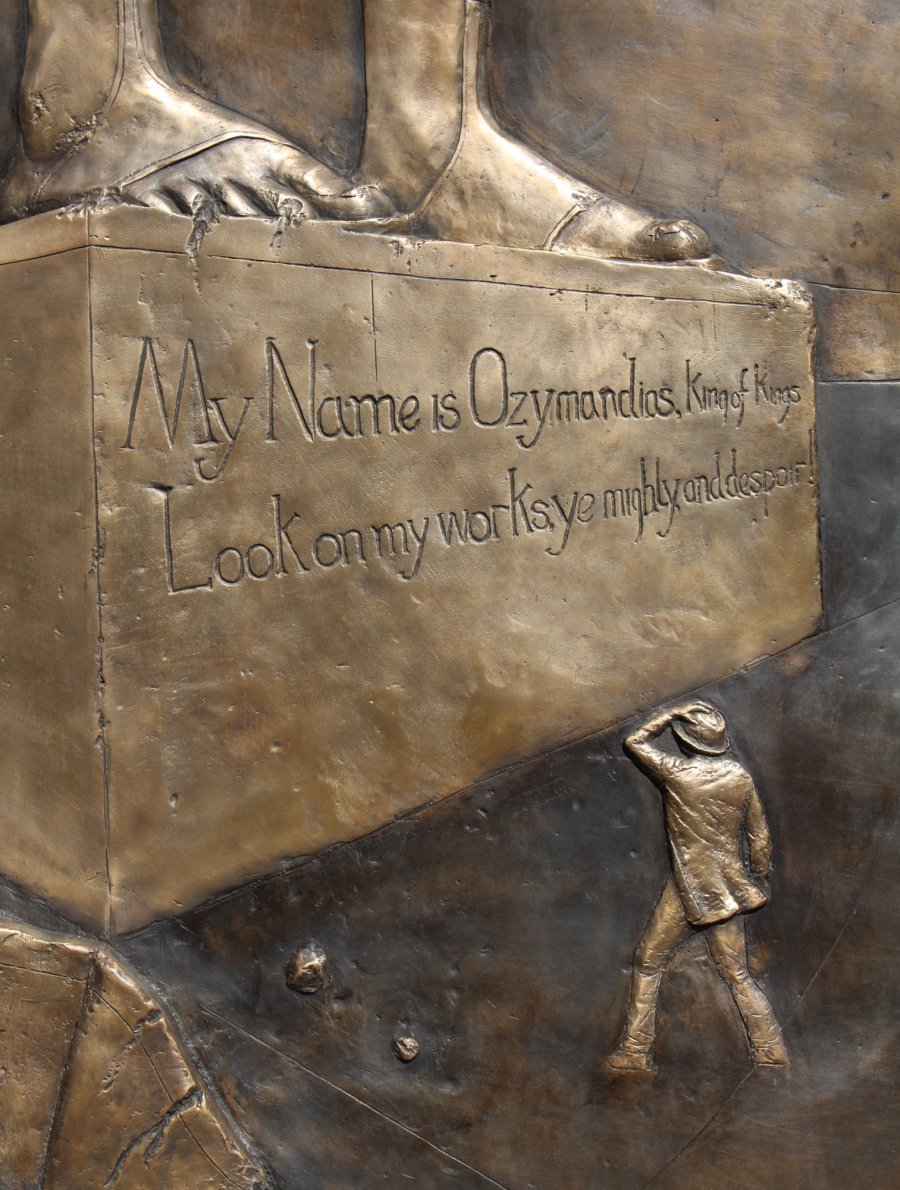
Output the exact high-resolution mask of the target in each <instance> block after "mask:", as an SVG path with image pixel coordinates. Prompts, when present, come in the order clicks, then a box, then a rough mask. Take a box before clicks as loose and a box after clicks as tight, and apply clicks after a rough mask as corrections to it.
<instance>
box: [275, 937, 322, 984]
mask: <svg viewBox="0 0 900 1190" xmlns="http://www.w3.org/2000/svg"><path fill="white" fill-rule="evenodd" d="M325 963H326V959H325V952H324V951H322V950H320V949H319V948H318V947H317V946H304V947H303V949H302V950H298V951H297V953H296V954H295V955H292V956H291V958H290V959H288V964H287V967H285V971H284V978H285V981H286V983H287V985H288V987H289V988H291V990H292V991H295V992H299V993H300V994H301V995H303V996H311V995H312V994H313V993H314V992H318V991H321V990H322V988H323V987H324V985H325Z"/></svg>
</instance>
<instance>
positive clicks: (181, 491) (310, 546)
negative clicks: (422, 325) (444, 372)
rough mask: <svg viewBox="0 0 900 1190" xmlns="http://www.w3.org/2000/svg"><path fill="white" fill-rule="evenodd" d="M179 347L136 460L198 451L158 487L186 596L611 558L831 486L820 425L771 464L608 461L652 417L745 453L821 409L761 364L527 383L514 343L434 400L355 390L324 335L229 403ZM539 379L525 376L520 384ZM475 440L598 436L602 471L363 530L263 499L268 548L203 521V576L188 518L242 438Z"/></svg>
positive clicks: (292, 446) (170, 560) (167, 546)
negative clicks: (314, 580) (613, 444)
mask: <svg viewBox="0 0 900 1190" xmlns="http://www.w3.org/2000/svg"><path fill="white" fill-rule="evenodd" d="M167 354H168V356H169V358H176V359H177V358H178V357H179V356H180V366H179V369H178V375H177V378H176V376H175V374H174V372H173V373H172V375H171V377H168V378H164V376H163V372H162V370H161V368H160V365H159V362H158V356H159V349H158V346H157V345H155V344H154V341H153V340H152V339H151V338H145V339H144V340H143V342H142V344H141V347H140V352H139V356H138V360H137V366H136V372H135V381H134V385H133V387H132V390H131V393H130V398H129V403H128V420H127V427H126V429H125V433H124V437H123V439H122V441H121V449H122V451H125V452H130V453H139V452H141V451H142V450H145V449H149V448H153V447H155V448H156V449H157V450H158V451H160V452H161V457H163V458H164V457H165V455H166V453H169V454H171V455H173V456H179V457H180V456H181V455H183V454H184V453H185V452H186V451H187V452H190V453H191V463H192V472H193V477H192V480H191V481H190V482H188V483H187V484H185V483H184V482H182V483H181V484H180V485H179V484H177V483H169V482H166V481H165V480H163V479H159V480H158V481H157V482H154V483H153V485H152V488H153V490H155V491H156V492H157V493H158V494H159V495H160V496H161V497H162V499H161V503H160V507H161V513H162V518H161V519H162V533H161V538H162V542H163V550H164V561H165V567H164V568H165V582H166V588H167V590H168V592H169V593H170V594H172V595H184V594H191V593H197V592H201V591H207V592H209V591H212V590H213V589H214V588H216V587H225V588H238V587H247V586H252V585H253V584H256V583H261V582H265V581H267V580H269V579H283V578H286V577H289V576H294V577H298V576H299V577H303V576H307V575H314V574H316V573H323V572H328V571H332V570H335V569H338V568H340V569H344V568H359V567H365V568H368V567H378V566H381V567H387V568H388V569H389V570H390V571H391V572H392V573H394V574H395V575H396V576H397V578H399V579H400V580H401V581H403V582H412V581H414V580H415V579H417V578H419V577H420V576H421V574H422V569H423V565H425V564H427V562H428V561H429V560H430V559H431V558H433V557H434V556H435V555H437V554H439V553H440V552H441V551H446V550H457V551H458V550H459V549H460V548H462V547H471V546H487V545H491V544H495V543H496V544H501V543H504V542H505V543H517V542H524V541H528V540H529V539H534V540H535V541H539V542H540V543H541V546H542V549H541V554H542V555H543V556H544V557H545V558H549V559H554V558H559V557H561V556H562V555H563V554H564V553H565V552H566V551H567V550H569V549H571V548H572V547H573V545H574V544H575V543H576V542H577V541H579V540H580V539H582V538H584V539H585V542H586V543H587V540H588V538H593V539H595V540H596V544H597V545H599V546H601V547H602V534H604V533H606V534H609V533H620V532H623V531H624V532H626V533H628V534H629V535H630V536H629V540H630V541H631V542H632V543H633V544H635V545H637V544H639V543H640V542H641V541H642V540H644V538H645V536H646V535H647V534H648V533H650V534H653V535H655V536H656V537H658V538H660V539H666V538H668V537H669V535H670V533H672V532H673V530H677V525H678V523H679V522H680V521H681V520H682V519H683V518H685V517H688V516H692V515H697V514H698V512H699V511H700V510H702V509H703V508H704V507H709V506H712V505H716V504H726V505H727V504H734V505H736V506H737V505H750V506H753V508H754V511H753V513H752V516H751V521H752V523H753V524H759V523H760V522H765V520H766V519H767V518H768V517H769V513H770V507H771V502H772V501H773V500H777V499H779V498H781V497H782V496H783V495H784V494H785V493H787V492H789V491H790V490H791V489H796V488H797V487H798V486H800V485H811V486H812V487H815V484H816V465H815V450H814V439H813V434H812V431H811V430H810V431H808V432H807V434H806V436H805V438H806V440H805V442H804V444H803V449H802V453H801V451H798V450H797V449H796V440H792V442H793V445H792V444H791V443H787V442H786V443H785V444H784V448H783V450H781V452H780V453H778V454H777V455H772V454H769V453H765V454H762V455H760V453H759V448H758V446H757V445H756V444H755V443H753V442H752V441H751V440H749V439H748V440H747V441H746V443H745V445H738V444H736V445H731V446H729V447H727V448H726V449H714V450H711V452H710V454H709V456H708V458H707V460H706V462H705V463H704V464H703V465H702V466H701V467H699V468H695V469H693V470H691V471H686V470H684V469H683V467H682V466H681V465H680V464H679V462H678V460H677V459H675V458H674V457H667V456H666V455H664V454H661V453H659V454H646V453H643V452H641V453H638V454H637V457H636V458H634V459H633V460H629V459H628V458H627V456H623V455H622V452H621V450H618V451H617V452H616V453H614V454H610V453H608V452H607V451H606V450H605V446H606V443H605V436H606V434H607V433H608V431H609V426H610V423H613V424H614V425H615V426H616V427H617V428H618V429H619V430H620V431H621V432H624V433H631V434H633V435H637V436H638V438H637V442H638V445H639V446H642V445H643V441H644V440H643V437H642V436H641V431H640V427H641V426H646V425H648V424H650V425H653V426H655V427H658V428H659V433H658V436H657V438H656V439H655V441H656V442H657V443H658V444H660V445H662V444H664V443H665V440H666V433H667V427H671V426H676V425H678V424H679V423H682V422H684V423H690V422H692V421H695V420H696V421H697V422H698V425H699V424H701V423H705V421H706V419H708V418H714V419H718V420H719V422H720V424H721V426H722V428H723V431H727V432H729V433H730V434H731V435H732V441H734V442H735V443H740V442H742V441H744V437H745V436H746V435H747V434H748V432H749V431H750V429H751V428H752V427H753V426H758V425H760V424H765V423H766V422H769V423H771V424H773V425H776V426H778V427H781V426H784V424H785V422H786V421H787V419H788V418H789V416H790V414H791V412H792V410H794V409H795V408H796V407H797V406H798V405H799V404H800V403H801V402H802V401H803V399H804V398H803V392H802V385H801V384H800V382H799V380H798V379H797V378H795V377H790V376H787V377H781V376H776V375H775V373H774V370H773V369H772V368H770V366H769V365H768V363H766V362H760V361H758V360H754V361H751V362H746V363H743V364H742V365H741V366H739V367H735V368H734V369H733V371H732V373H731V379H730V381H729V379H728V378H727V377H725V376H722V375H720V374H717V375H716V376H715V377H713V378H711V377H710V375H708V374H707V373H708V369H707V368H706V367H703V366H700V365H698V364H697V362H696V360H692V359H691V358H686V359H685V360H684V365H683V368H684V370H683V375H682V376H681V378H680V380H679V381H678V382H676V380H675V378H674V377H672V376H669V375H667V374H666V373H664V372H662V371H661V370H660V369H655V370H654V369H653V368H651V366H650V365H649V364H646V363H645V362H644V361H642V360H641V359H640V357H639V356H638V355H635V354H628V353H627V352H623V353H622V367H621V374H620V375H619V376H618V377H613V376H610V375H608V376H606V377H604V378H602V379H603V381H605V382H601V381H599V380H595V381H594V383H593V386H592V387H586V386H585V385H584V384H579V385H575V384H570V385H569V386H562V385H560V386H557V385H553V384H547V383H546V382H542V384H541V386H540V387H537V386H534V385H529V387H525V386H524V385H523V386H522V387H513V382H511V379H510V378H511V374H513V373H514V372H518V371H519V369H518V368H516V367H515V366H514V364H513V363H511V362H510V359H509V358H508V357H507V355H506V354H505V353H504V352H503V351H501V350H500V349H499V348H497V347H494V346H484V347H481V348H479V349H478V350H477V351H475V352H474V353H473V354H472V355H471V358H470V359H469V361H468V366H467V377H466V387H465V390H464V391H463V392H461V393H460V392H457V391H456V390H455V389H454V388H453V387H451V386H450V385H445V386H442V388H443V390H444V391H438V392H431V393H422V392H409V391H408V392H405V393H404V394H403V395H397V394H395V393H392V392H385V391H370V392H363V393H353V392H343V393H342V392H340V391H337V390H336V386H335V382H334V370H333V368H332V367H331V366H330V365H329V363H328V362H327V361H323V358H322V352H321V346H320V340H319V339H318V338H315V337H309V338H307V339H306V340H305V341H304V343H303V347H302V352H301V354H300V355H298V353H297V351H296V350H291V349H289V348H288V347H286V346H284V345H279V343H278V342H277V340H276V339H275V338H274V337H271V336H270V337H268V338H266V339H265V340H264V341H263V343H262V344H261V345H260V350H259V359H260V363H261V367H260V369H259V384H260V387H259V389H258V390H257V391H256V392H255V393H250V394H233V393H232V394H227V395H224V394H222V395H220V394H216V395H213V394H212V393H211V392H210V391H209V386H208V384H207V383H206V381H205V380H204V371H203V367H202V365H201V356H200V351H199V350H198V347H197V345H196V343H195V342H194V341H193V340H188V341H187V342H185V343H184V345H183V347H182V348H181V350H180V351H177V350H176V351H174V352H173V351H171V349H170V350H169V351H168V352H167ZM298 359H300V360H302V366H298ZM522 379H523V377H521V376H519V375H515V376H514V382H515V383H518V384H521V383H522ZM582 379H583V380H587V377H583V378H582ZM629 427H631V428H630V429H629ZM463 431H470V432H473V433H478V434H481V433H486V434H490V433H492V432H494V433H500V434H503V435H508V438H506V439H505V440H506V441H508V442H509V443H510V445H511V446H512V447H513V448H514V449H515V450H516V451H521V452H523V453H525V452H527V453H528V454H529V455H530V454H532V453H533V452H535V451H536V450H540V449H541V448H542V446H543V444H545V443H550V442H551V441H553V440H554V437H555V435H557V434H559V433H578V432H580V433H591V432H593V433H595V434H596V436H597V447H598V449H597V456H596V464H595V465H594V466H592V467H591V468H590V469H586V468H585V466H584V463H583V461H582V463H581V464H580V467H579V473H577V474H573V475H572V476H571V486H569V485H566V486H565V487H551V486H549V485H548V484H547V483H546V482H545V481H542V480H541V479H540V478H539V476H538V475H532V474H531V473H530V471H529V470H526V468H525V467H524V466H523V465H522V464H521V463H519V464H517V465H514V466H508V467H507V468H506V469H505V471H504V472H500V473H497V474H494V475H493V476H489V475H487V476H485V477H484V480H485V485H486V487H487V488H488V489H489V490H490V491H492V492H493V496H492V497H491V498H489V499H486V500H484V501H483V502H478V503H472V502H470V501H460V502H458V503H453V502H451V501H449V500H448V501H447V502H446V503H445V504H443V506H441V505H437V504H432V505H427V504H426V505H420V506H419V507H409V508H406V509H402V510H399V515H398V514H397V511H396V510H395V511H394V512H393V513H392V514H391V515H385V516H384V517H383V518H375V519H373V520H371V521H369V522H363V521H362V520H360V521H357V522H356V523H353V522H351V523H349V524H348V523H347V522H346V521H344V522H343V523H339V524H336V523H334V522H328V521H323V520H322V517H321V513H320V512H318V510H317V509H316V508H310V507H309V506H308V504H307V503H306V502H305V501H304V498H303V497H301V496H294V495H292V494H291V493H290V491H289V490H282V491H279V492H271V493H270V494H269V496H268V497H267V498H266V499H265V500H264V501H262V500H261V501H259V502H258V515H257V523H258V529H257V532H256V533H255V534H254V535H253V536H252V537H251V538H249V539H245V540H234V539H232V540H228V539H227V538H226V539H225V540H222V539H221V536H220V535H219V534H217V531H216V519H217V518H216V514H215V512H213V513H212V515H211V516H210V514H209V513H204V520H205V521H207V522H208V523H209V542H210V544H209V548H208V551H207V552H208V557H207V558H206V559H205V560H203V561H201V562H199V563H198V562H197V561H196V560H195V561H194V562H193V563H192V565H190V566H189V565H188V564H186V563H185V562H184V561H183V560H182V559H181V556H180V555H181V547H180V534H179V518H180V517H181V516H184V517H185V518H186V519H187V520H188V521H189V522H190V523H191V524H192V523H193V522H194V521H195V519H196V511H195V501H196V499H197V492H199V491H200V490H202V487H203V486H206V485H214V484H216V483H218V482H219V481H221V480H223V479H225V478H226V477H227V475H228V474H229V473H230V472H229V469H230V468H231V466H232V465H233V460H234V459H235V457H236V452H238V451H240V450H241V443H243V442H248V443H249V442H251V441H252V442H254V443H256V444H259V445H262V446H265V447H270V448H271V447H275V448H276V449H277V448H281V449H283V450H287V451H289V452H291V454H292V455H295V456H296V457H297V458H298V460H299V459H300V458H302V457H303V454H304V452H305V451H307V450H309V449H312V450H319V449H323V448H328V447H332V448H333V447H334V446H335V444H338V443H344V444H345V445H346V446H347V447H348V448H350V447H351V446H352V444H353V443H354V442H357V441H360V440H388V441H391V440H401V439H406V438H410V437H412V436H414V435H421V434H425V435H429V436H436V437H439V438H441V439H447V438H448V436H449V439H450V441H452V440H453V436H454V435H458V434H460V433H461V432H463ZM198 485H199V486H198ZM448 495H449V493H448ZM385 511H386V513H387V510H385ZM217 536H219V540H216V538H217Z"/></svg>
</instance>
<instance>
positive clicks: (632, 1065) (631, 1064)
mask: <svg viewBox="0 0 900 1190" xmlns="http://www.w3.org/2000/svg"><path fill="white" fill-rule="evenodd" d="M606 1065H607V1066H608V1067H609V1069H610V1070H637V1071H649V1070H652V1069H653V1059H652V1058H651V1057H650V1054H649V1053H648V1052H647V1050H633V1049H629V1048H628V1046H627V1045H620V1046H619V1048H618V1049H617V1050H614V1051H613V1052H612V1053H611V1054H610V1055H609V1057H608V1058H607V1059H606Z"/></svg>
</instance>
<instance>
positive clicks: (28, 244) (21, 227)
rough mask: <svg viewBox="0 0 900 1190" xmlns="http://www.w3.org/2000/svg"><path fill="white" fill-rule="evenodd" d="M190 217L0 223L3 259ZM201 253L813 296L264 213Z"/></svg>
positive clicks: (124, 243)
mask: <svg viewBox="0 0 900 1190" xmlns="http://www.w3.org/2000/svg"><path fill="white" fill-rule="evenodd" d="M191 231H192V221H191V219H190V218H189V217H188V216H182V215H170V214H165V213H163V212H160V211H153V210H147V209H143V208H136V207H128V206H121V207H113V208H110V209H108V210H104V211H86V212H84V211H81V212H77V213H73V212H70V211H51V212H48V213H46V214H43V215H34V216H32V217H31V218H29V219H23V220H21V221H19V222H17V223H13V224H9V225H7V226H5V227H2V228H0V265H7V264H15V263H21V262H24V261H29V260H36V259H41V258H44V257H48V256H54V255H58V254H60V253H63V252H71V251H75V250H78V249H81V248H89V247H96V248H108V249H118V250H125V251H132V252H134V251H143V252H165V253H173V254H179V255H181V254H185V253H186V252H187V243H188V239H189V236H190V234H191ZM198 255H199V259H200V260H201V261H202V260H203V259H204V258H216V257H220V258H223V257H224V258H227V259H232V260H234V259H236V260H248V261H260V262H267V263H271V264H282V265H293V266H299V267H313V268H336V269H352V270H355V271H359V272H367V273H381V274H387V275H396V276H404V277H428V278H434V279H438V280H465V281H484V282H499V283H501V284H508V285H523V286H528V287H533V288H538V289H548V290H551V291H552V290H557V289H558V290H568V291H572V290H575V291H584V292H586V293H602V294H610V295H621V296H623V297H647V298H657V299H670V300H680V301H710V302H726V303H730V304H733V303H737V304H748V305H754V306H760V305H767V306H771V307H772V308H779V307H780V308H785V307H793V308H795V309H800V310H808V309H810V308H811V305H812V297H811V295H810V293H809V291H808V290H806V289H805V288H804V287H803V286H802V285H800V284H798V283H796V282H793V281H780V280H767V279H761V278H757V277H747V276H740V275H737V274H734V273H729V272H723V271H719V270H717V269H713V268H710V267H708V266H704V265H702V264H652V263H646V264H645V263H635V262H631V261H616V260H594V259H591V258H590V257H582V256H574V255H568V254H565V253H561V252H548V251H543V250H534V249H525V248H502V247H494V246H492V245H489V244H464V243H455V242H450V241H444V240H425V239H420V238H415V237H411V236H400V235H395V234H373V233H372V232H363V231H355V230H353V229H352V228H351V227H349V226H348V225H347V224H346V223H335V222H330V221H327V220H310V221H308V222H306V223H304V224H303V225H302V226H300V227H295V228H289V229H287V230H285V231H284V232H283V233H278V232H276V229H275V225H274V224H273V223H272V222H269V221H266V220H262V219H223V220H222V221H221V222H220V223H219V224H217V225H216V226H215V227H213V228H211V229H210V231H209V232H208V233H207V235H206V236H205V237H204V239H203V241H202V244H201V246H200V251H199V254H198Z"/></svg>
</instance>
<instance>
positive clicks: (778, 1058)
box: [753, 1041, 788, 1066]
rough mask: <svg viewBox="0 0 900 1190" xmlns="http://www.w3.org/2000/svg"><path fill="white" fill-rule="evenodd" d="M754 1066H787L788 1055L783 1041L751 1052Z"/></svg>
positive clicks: (762, 1046)
mask: <svg viewBox="0 0 900 1190" xmlns="http://www.w3.org/2000/svg"><path fill="white" fill-rule="evenodd" d="M753 1064H754V1066H787V1064H788V1053H787V1050H786V1049H785V1047H784V1042H783V1041H775V1042H773V1043H772V1044H771V1045H760V1046H757V1048H756V1049H754V1051H753Z"/></svg>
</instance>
